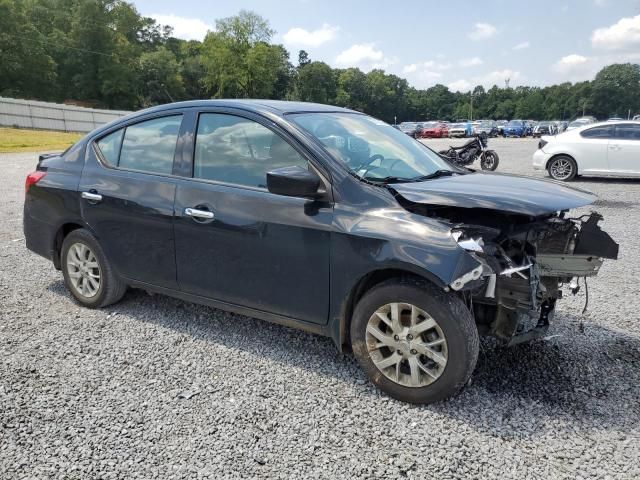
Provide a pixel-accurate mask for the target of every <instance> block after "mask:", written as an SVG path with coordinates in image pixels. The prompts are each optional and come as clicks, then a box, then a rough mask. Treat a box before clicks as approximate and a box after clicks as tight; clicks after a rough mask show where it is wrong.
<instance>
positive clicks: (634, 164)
mask: <svg viewBox="0 0 640 480" xmlns="http://www.w3.org/2000/svg"><path fill="white" fill-rule="evenodd" d="M609 168H610V169H611V171H612V173H617V174H620V175H629V176H640V124H637V123H619V124H617V125H616V126H615V133H614V135H613V139H612V140H611V141H610V142H609Z"/></svg>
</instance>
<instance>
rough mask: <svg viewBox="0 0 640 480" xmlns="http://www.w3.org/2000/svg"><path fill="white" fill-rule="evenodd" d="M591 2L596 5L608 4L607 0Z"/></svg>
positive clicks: (604, 5)
mask: <svg viewBox="0 0 640 480" xmlns="http://www.w3.org/2000/svg"><path fill="white" fill-rule="evenodd" d="M593 4H594V5H595V6H596V7H606V6H607V5H609V2H608V1H607V0H593Z"/></svg>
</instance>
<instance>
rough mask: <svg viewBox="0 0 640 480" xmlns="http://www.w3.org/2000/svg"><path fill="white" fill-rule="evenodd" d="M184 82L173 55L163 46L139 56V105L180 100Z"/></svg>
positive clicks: (145, 105)
mask: <svg viewBox="0 0 640 480" xmlns="http://www.w3.org/2000/svg"><path fill="white" fill-rule="evenodd" d="M183 97H184V83H183V81H182V76H181V75H180V67H179V65H178V62H177V61H176V57H175V55H174V54H173V53H172V52H170V51H169V50H167V49H166V48H164V47H161V48H159V49H157V50H156V51H153V52H145V53H143V54H142V55H141V56H140V100H139V101H140V105H141V106H143V107H148V106H151V105H157V104H160V103H169V102H175V101H177V100H181V99H182V98H183Z"/></svg>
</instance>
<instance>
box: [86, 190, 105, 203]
mask: <svg viewBox="0 0 640 480" xmlns="http://www.w3.org/2000/svg"><path fill="white" fill-rule="evenodd" d="M82 198H84V199H85V200H89V201H90V202H99V201H101V200H102V195H100V194H97V193H92V192H82Z"/></svg>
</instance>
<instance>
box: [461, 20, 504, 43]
mask: <svg viewBox="0 0 640 480" xmlns="http://www.w3.org/2000/svg"><path fill="white" fill-rule="evenodd" d="M473 27H474V28H473V30H472V31H471V32H469V35H468V37H469V38H470V39H471V40H473V41H474V42H477V41H479V40H485V39H487V38H491V37H493V36H494V35H495V34H496V33H498V29H497V28H496V27H494V26H493V25H491V24H490V23H482V22H478V23H476V24H475V25H474V26H473Z"/></svg>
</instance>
